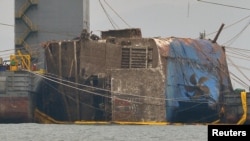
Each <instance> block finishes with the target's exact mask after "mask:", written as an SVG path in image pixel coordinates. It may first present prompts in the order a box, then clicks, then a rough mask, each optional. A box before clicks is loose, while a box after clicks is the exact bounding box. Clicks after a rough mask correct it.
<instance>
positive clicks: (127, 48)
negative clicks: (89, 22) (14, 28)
mask: <svg viewBox="0 0 250 141" xmlns="http://www.w3.org/2000/svg"><path fill="white" fill-rule="evenodd" d="M43 47H44V50H45V56H46V57H45V58H46V72H47V73H46V74H45V75H40V77H42V78H43V81H42V82H41V87H40V89H39V90H38V92H39V94H37V101H36V103H37V109H38V110H39V111H41V112H42V113H44V114H45V115H48V116H50V117H51V118H53V119H55V120H57V121H69V122H72V121H123V122H154V121H155V122H182V123H211V122H213V121H215V120H218V119H220V121H221V122H223V123H237V121H239V120H240V119H241V117H242V115H243V113H244V112H243V111H244V110H242V104H241V97H240V93H242V92H243V93H245V92H244V91H234V90H233V88H232V85H231V81H230V77H229V72H228V66H227V62H226V55H225V48H224V47H221V46H220V45H218V44H217V43H216V42H213V41H212V40H207V39H190V38H178V37H169V38H142V35H141V31H140V29H136V28H135V29H125V30H110V31H103V32H102V33H101V37H98V36H96V35H91V34H89V33H88V32H87V31H86V30H83V32H82V34H81V36H80V37H79V38H76V39H74V40H67V41H49V42H46V43H44V45H43ZM246 99H247V101H249V94H247V97H246V98H245V100H246ZM236 101H237V102H236ZM235 102H236V103H235ZM247 107H248V111H247V116H246V118H245V121H244V123H246V124H248V123H249V121H250V118H249V113H250V112H249V104H248V106H247Z"/></svg>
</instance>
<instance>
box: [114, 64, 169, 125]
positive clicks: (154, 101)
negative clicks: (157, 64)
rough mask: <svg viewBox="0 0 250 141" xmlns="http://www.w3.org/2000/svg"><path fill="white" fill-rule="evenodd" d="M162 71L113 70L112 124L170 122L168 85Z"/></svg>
mask: <svg viewBox="0 0 250 141" xmlns="http://www.w3.org/2000/svg"><path fill="white" fill-rule="evenodd" d="M159 71H160V70H158V69H129V70H119V69H117V70H111V72H110V75H111V93H112V94H111V96H112V120H114V121H134V122H138V121H165V120H166V112H165V95H164V81H163V79H162V75H161V73H160V72H159ZM152 73H154V75H152Z"/></svg>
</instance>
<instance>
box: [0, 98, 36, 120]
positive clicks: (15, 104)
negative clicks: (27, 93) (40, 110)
mask: <svg viewBox="0 0 250 141" xmlns="http://www.w3.org/2000/svg"><path fill="white" fill-rule="evenodd" d="M31 102H32V99H30V98H29V97H18V96H1V97H0V123H5V122H11V123H12V122H32V121H33V115H32V108H33V107H32V105H31Z"/></svg>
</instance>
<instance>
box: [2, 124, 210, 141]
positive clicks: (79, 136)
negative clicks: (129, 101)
mask: <svg viewBox="0 0 250 141" xmlns="http://www.w3.org/2000/svg"><path fill="white" fill-rule="evenodd" d="M0 140H1V141H206V140H207V126H206V125H65V124H37V123H22V124H0Z"/></svg>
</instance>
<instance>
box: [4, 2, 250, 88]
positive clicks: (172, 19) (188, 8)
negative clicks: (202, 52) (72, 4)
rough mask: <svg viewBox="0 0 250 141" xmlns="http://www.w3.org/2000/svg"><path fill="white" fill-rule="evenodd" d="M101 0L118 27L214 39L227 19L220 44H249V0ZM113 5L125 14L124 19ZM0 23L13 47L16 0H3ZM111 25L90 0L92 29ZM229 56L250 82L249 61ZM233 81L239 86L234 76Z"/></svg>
mask: <svg viewBox="0 0 250 141" xmlns="http://www.w3.org/2000/svg"><path fill="white" fill-rule="evenodd" d="M101 2H102V4H103V7H104V8H105V10H106V11H107V13H108V14H109V16H110V17H112V21H114V22H113V24H115V25H117V26H116V28H120V29H123V28H129V27H135V28H141V30H142V35H143V36H144V37H158V36H160V37H170V36H175V37H186V38H198V37H199V33H201V32H205V33H206V35H207V36H206V37H207V38H210V39H213V38H214V37H215V35H216V31H217V30H218V29H219V28H220V26H221V24H222V23H224V24H225V26H224V29H223V31H222V32H221V34H220V36H219V38H218V40H217V42H218V43H219V44H221V45H225V46H228V47H230V50H231V53H232V52H234V51H235V50H233V49H232V48H236V49H239V50H241V49H244V51H243V52H244V53H247V51H248V50H249V48H250V47H249V45H250V38H249V36H250V29H249V27H248V25H249V23H250V0H204V1H202V0H201V1H198V0H101ZM105 2H106V3H105ZM110 7H111V8H110ZM112 9H113V10H114V11H115V12H117V13H118V14H119V16H120V17H122V20H121V19H120V18H119V16H117V15H116V14H115V12H113V10H112ZM123 20H124V21H125V22H126V24H125V23H124V22H123ZM0 23H1V24H0V47H1V49H0V50H7V49H13V48H14V27H13V26H8V25H14V0H0ZM3 24H6V25H3ZM128 25H129V26H128ZM110 29H114V27H113V26H112V24H111V23H110V22H109V20H108V18H107V16H106V15H105V12H104V10H103V8H102V6H101V5H100V2H99V0H90V30H91V31H93V33H95V34H99V33H100V32H99V31H100V30H110ZM236 51H237V50H236ZM230 55H232V54H230ZM244 55H246V54H244ZM235 56H237V55H235ZM230 58H231V59H232V60H233V62H234V63H236V64H237V65H239V66H241V67H244V70H242V72H244V74H245V75H242V74H241V72H237V71H238V70H237V69H235V67H234V66H233V65H230V66H229V69H230V71H231V72H233V73H235V74H236V75H237V76H239V77H240V78H242V80H243V81H244V82H245V83H247V84H248V86H249V84H250V80H248V77H249V75H248V74H249V72H247V71H246V70H247V69H249V68H250V63H249V61H248V62H246V61H245V60H238V59H236V57H233V56H232V57H230ZM248 58H249V57H248ZM246 77H247V78H246ZM232 84H233V85H235V87H238V84H237V82H235V81H234V80H232ZM244 88H247V87H246V86H244ZM247 89H248V88H247Z"/></svg>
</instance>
